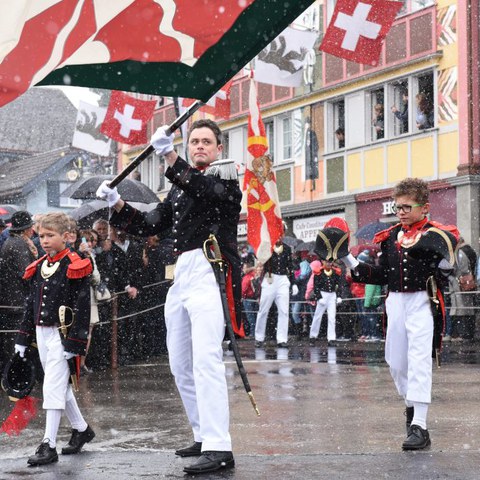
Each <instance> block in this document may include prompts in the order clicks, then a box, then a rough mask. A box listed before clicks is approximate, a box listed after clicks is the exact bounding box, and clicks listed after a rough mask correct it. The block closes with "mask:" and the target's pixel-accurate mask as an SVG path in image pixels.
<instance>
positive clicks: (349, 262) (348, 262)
mask: <svg viewBox="0 0 480 480" xmlns="http://www.w3.org/2000/svg"><path fill="white" fill-rule="evenodd" d="M339 260H341V261H342V262H343V263H344V264H345V266H346V267H347V268H349V269H350V270H355V268H357V267H358V265H359V264H360V262H359V261H358V260H357V259H356V258H355V257H354V256H353V255H352V254H351V253H349V254H348V255H347V256H346V257H342V258H340V259H339Z"/></svg>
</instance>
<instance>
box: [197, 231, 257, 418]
mask: <svg viewBox="0 0 480 480" xmlns="http://www.w3.org/2000/svg"><path fill="white" fill-rule="evenodd" d="M210 246H211V247H212V248H213V254H214V258H212V257H211V253H212V250H211V249H210V248H209V247H210ZM203 253H204V254H205V257H206V258H207V260H208V261H209V262H210V264H211V265H212V268H213V271H214V273H215V277H216V279H217V282H218V286H219V288H220V297H221V299H222V307H223V316H224V318H225V326H226V329H227V336H228V338H229V340H230V344H231V346H232V351H233V355H234V356H235V361H236V362H237V366H238V371H239V373H240V377H241V378H242V382H243V385H244V387H245V390H246V391H247V395H248V397H249V398H250V402H251V403H252V406H253V408H254V410H255V412H256V414H257V415H258V416H260V412H259V410H258V407H257V403H256V402H255V398H254V396H253V393H252V389H251V388H250V383H249V382H248V378H247V372H246V371H245V367H244V366H243V362H242V357H241V356H240V351H239V350H238V345H237V341H236V339H235V333H234V331H233V327H232V321H231V318H230V310H229V308H228V301H227V291H226V287H225V262H224V260H223V258H222V254H221V252H220V247H219V246H218V242H217V239H216V238H215V235H213V234H210V236H209V237H208V239H207V240H205V242H203Z"/></svg>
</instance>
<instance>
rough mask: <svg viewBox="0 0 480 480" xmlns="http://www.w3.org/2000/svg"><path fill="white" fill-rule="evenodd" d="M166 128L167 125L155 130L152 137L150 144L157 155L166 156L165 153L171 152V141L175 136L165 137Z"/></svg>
mask: <svg viewBox="0 0 480 480" xmlns="http://www.w3.org/2000/svg"><path fill="white" fill-rule="evenodd" d="M167 128H168V125H164V126H163V127H160V128H157V131H156V132H155V133H154V134H153V135H152V138H151V139H150V143H151V144H152V146H153V148H154V149H155V153H156V154H157V155H167V153H170V152H173V139H174V138H175V135H174V134H173V133H171V134H170V135H168V136H167V134H166V133H165V130H166V129H167Z"/></svg>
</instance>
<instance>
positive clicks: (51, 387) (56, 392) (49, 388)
mask: <svg viewBox="0 0 480 480" xmlns="http://www.w3.org/2000/svg"><path fill="white" fill-rule="evenodd" d="M36 335H37V346H38V354H39V355H40V361H41V362H42V366H43V371H44V372H45V378H44V380H43V408H44V409H50V408H52V409H56V410H65V402H66V401H68V400H70V399H71V398H72V397H73V392H72V389H71V387H70V385H69V384H68V380H69V378H70V369H69V367H68V362H67V361H66V360H65V358H64V357H63V352H64V350H63V345H62V340H61V338H60V333H59V331H58V329H57V328H56V327H36Z"/></svg>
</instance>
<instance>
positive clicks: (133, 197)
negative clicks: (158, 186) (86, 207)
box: [62, 175, 158, 203]
mask: <svg viewBox="0 0 480 480" xmlns="http://www.w3.org/2000/svg"><path fill="white" fill-rule="evenodd" d="M114 178H115V176H114V175H98V176H95V177H87V178H84V179H82V180H79V181H78V182H75V183H74V184H73V185H70V187H68V188H67V189H66V190H64V191H63V192H62V196H63V197H70V198H76V199H80V200H93V199H96V198H97V196H96V192H97V189H98V187H99V186H100V184H101V183H102V182H103V181H104V180H113V179H114ZM117 189H118V193H119V194H120V196H121V197H122V199H123V200H125V201H127V202H141V203H153V202H157V203H158V197H157V195H156V194H155V192H153V191H152V190H150V188H148V187H147V186H146V185H145V184H143V183H142V182H139V181H138V180H132V179H131V178H125V179H124V180H123V181H122V182H121V183H120V184H118V185H117Z"/></svg>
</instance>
